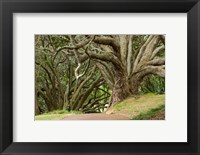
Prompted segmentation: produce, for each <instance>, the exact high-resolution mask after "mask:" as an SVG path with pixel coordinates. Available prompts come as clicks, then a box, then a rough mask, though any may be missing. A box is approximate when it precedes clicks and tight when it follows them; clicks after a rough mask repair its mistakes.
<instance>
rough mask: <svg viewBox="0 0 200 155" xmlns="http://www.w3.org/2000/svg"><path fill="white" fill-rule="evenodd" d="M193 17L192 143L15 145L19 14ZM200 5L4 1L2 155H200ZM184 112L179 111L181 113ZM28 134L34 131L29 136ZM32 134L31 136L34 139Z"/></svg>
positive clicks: (0, 28)
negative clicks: (15, 42)
mask: <svg viewBox="0 0 200 155" xmlns="http://www.w3.org/2000/svg"><path fill="white" fill-rule="evenodd" d="M49 12H51V13H66V12H70V13H71V12H88V13H95V12H104V13H105V12H107V13H129V12H136V13H139V12H140V13H187V15H188V16H187V24H188V29H187V35H188V39H187V42H188V49H187V54H188V59H187V60H188V64H187V68H188V74H187V79H188V83H187V88H188V101H187V102H188V142H187V143H166V142H163V143H121V142H118V143H54V142H51V143H41V142H40V143H32V142H29V143H21V142H20V143H18V142H13V128H12V127H13V13H49ZM199 37H200V3H199V1H198V0H82V1H81V0H0V152H1V154H16V155H19V154H75V155H78V154H98V155H107V154H118V155H126V154H135V155H145V154H163V155H164V154H174V155H175V154H181V155H186V154H187V155H189V154H191V155H197V154H200V103H199V101H200V100H199V99H200V95H198V94H199V88H200V82H199V80H198V79H199V78H200V71H199V69H200V54H199V50H200V44H198V43H200V42H199V40H200V39H199ZM177 110H178V109H177ZM27 132H28V131H27ZM30 134H31V133H30Z"/></svg>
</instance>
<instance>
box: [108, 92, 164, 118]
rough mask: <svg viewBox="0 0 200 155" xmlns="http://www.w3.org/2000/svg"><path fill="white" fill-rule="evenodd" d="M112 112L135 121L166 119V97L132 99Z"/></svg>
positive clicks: (152, 95)
mask: <svg viewBox="0 0 200 155" xmlns="http://www.w3.org/2000/svg"><path fill="white" fill-rule="evenodd" d="M110 110H111V111H113V113H118V114H121V115H125V116H128V117H129V118H130V119H134V120H149V119H165V117H164V115H165V95H164V94H163V95H156V94H145V95H143V96H140V97H138V98H134V97H130V98H128V99H126V100H124V101H123V102H121V103H119V104H116V105H114V106H113V107H111V108H110ZM157 115H159V116H157Z"/></svg>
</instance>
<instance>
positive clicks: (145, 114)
mask: <svg viewBox="0 0 200 155" xmlns="http://www.w3.org/2000/svg"><path fill="white" fill-rule="evenodd" d="M160 112H165V105H160V106H159V107H157V108H154V109H150V110H149V111H146V112H142V113H140V114H139V115H138V116H136V117H134V118H132V119H133V120H149V119H151V118H152V117H154V116H155V115H157V114H158V113H160Z"/></svg>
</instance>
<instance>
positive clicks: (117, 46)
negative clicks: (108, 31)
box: [94, 37, 120, 52]
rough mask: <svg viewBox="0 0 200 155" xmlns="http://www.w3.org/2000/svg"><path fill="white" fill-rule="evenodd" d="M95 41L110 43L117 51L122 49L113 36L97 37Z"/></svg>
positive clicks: (104, 43)
mask: <svg viewBox="0 0 200 155" xmlns="http://www.w3.org/2000/svg"><path fill="white" fill-rule="evenodd" d="M94 42H95V43H98V44H103V45H110V46H111V47H112V48H113V49H114V50H115V51H116V52H119V50H120V46H119V43H118V42H117V41H116V40H115V39H113V38H109V37H95V39H94Z"/></svg>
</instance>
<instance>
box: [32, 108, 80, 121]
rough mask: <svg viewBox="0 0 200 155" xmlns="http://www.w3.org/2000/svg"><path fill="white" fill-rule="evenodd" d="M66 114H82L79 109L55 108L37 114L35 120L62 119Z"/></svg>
mask: <svg viewBox="0 0 200 155" xmlns="http://www.w3.org/2000/svg"><path fill="white" fill-rule="evenodd" d="M66 114H81V112H79V111H70V112H68V111H66V110H55V111H51V112H48V113H44V114H41V115H37V116H35V120H61V119H63V118H64V117H65V115H66Z"/></svg>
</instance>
